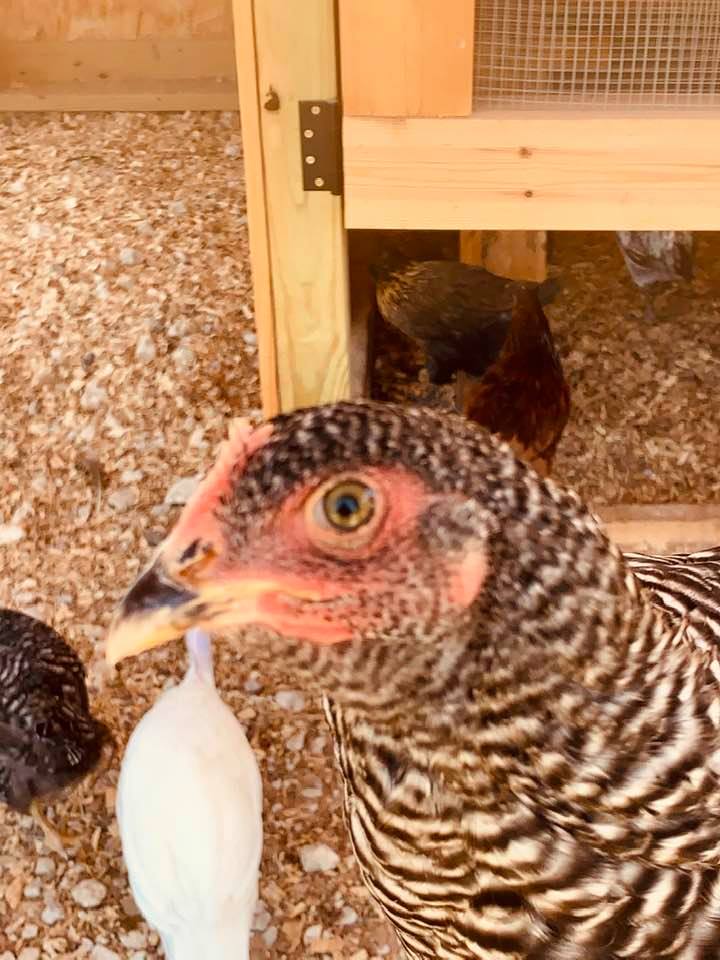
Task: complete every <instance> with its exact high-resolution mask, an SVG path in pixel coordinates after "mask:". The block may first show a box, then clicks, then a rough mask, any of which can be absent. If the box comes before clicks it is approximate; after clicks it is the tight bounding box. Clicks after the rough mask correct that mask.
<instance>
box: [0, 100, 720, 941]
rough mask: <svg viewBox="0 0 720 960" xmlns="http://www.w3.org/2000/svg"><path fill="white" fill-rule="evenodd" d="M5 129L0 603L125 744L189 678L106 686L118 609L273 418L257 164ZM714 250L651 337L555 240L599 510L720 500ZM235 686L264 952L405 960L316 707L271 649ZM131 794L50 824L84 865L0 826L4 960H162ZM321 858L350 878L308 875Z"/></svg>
mask: <svg viewBox="0 0 720 960" xmlns="http://www.w3.org/2000/svg"><path fill="white" fill-rule="evenodd" d="M0 124H2V126H0V161H1V162H0V337H1V338H2V339H1V343H2V351H1V352H0V385H1V388H0V389H1V396H2V403H1V404H0V457H1V459H2V463H3V467H2V477H3V498H2V500H1V501H0V603H1V604H3V605H6V606H12V607H16V608H20V609H23V610H25V611H27V612H28V613H31V614H34V615H36V616H39V617H41V618H42V619H45V620H47V621H49V622H51V623H52V624H53V625H54V626H55V627H56V628H57V629H58V630H60V631H61V632H62V633H63V634H64V635H65V636H66V638H67V639H68V640H69V641H70V642H71V643H72V644H73V645H74V646H75V648H76V649H78V650H79V651H80V653H81V654H82V656H83V657H84V658H85V660H86V662H87V664H88V669H89V678H90V687H91V692H92V697H93V702H94V706H95V709H96V710H97V711H98V713H99V714H100V715H101V716H102V717H103V718H105V719H106V720H107V722H108V723H109V724H110V725H111V726H112V728H113V729H114V730H115V731H116V732H117V734H118V737H119V739H120V742H121V744H123V743H124V741H125V739H126V738H127V736H128V735H129V733H130V731H131V730H132V728H133V726H134V725H135V723H136V722H137V721H138V719H139V718H140V716H141V715H142V714H143V712H144V711H145V710H147V709H148V708H149V706H150V705H151V704H152V702H153V700H154V698H155V697H156V695H157V694H158V692H159V691H161V690H162V689H163V688H165V687H166V686H167V685H168V684H169V683H172V682H174V681H175V680H176V679H177V678H178V677H179V676H180V675H181V673H182V670H183V656H182V650H181V648H180V646H179V645H176V646H174V647H171V648H169V649H167V650H164V651H156V652H154V653H152V654H149V655H145V656H143V657H142V658H140V659H139V660H136V661H131V662H129V663H128V664H127V665H125V666H123V668H122V670H121V672H120V674H119V677H109V676H108V675H107V673H106V671H105V669H104V667H103V662H102V638H103V636H104V633H105V630H106V628H107V625H108V623H109V619H110V616H111V613H112V610H113V607H114V605H115V603H116V602H117V600H118V599H119V597H120V595H121V593H122V592H123V590H124V588H125V587H126V585H127V584H129V582H130V581H131V580H132V579H133V577H134V576H135V574H136V573H137V572H138V570H139V569H140V568H141V566H142V565H144V563H145V562H146V560H147V559H148V557H149V555H150V553H151V550H152V547H153V546H154V545H155V544H156V543H157V542H159V540H160V539H161V538H162V537H163V536H164V534H165V533H166V531H167V530H168V529H169V528H170V527H171V525H172V523H173V522H174V520H175V518H176V516H177V513H178V510H179V503H180V502H181V501H182V500H183V499H184V498H185V496H186V495H187V493H188V490H190V489H192V486H193V483H194V481H195V478H197V476H198V475H199V474H202V473H203V472H204V471H205V469H206V468H207V467H208V465H209V464H210V463H211V461H212V459H213V454H214V451H215V450H216V448H217V445H218V443H219V442H220V440H221V439H222V437H223V436H224V433H225V429H226V423H227V419H228V418H229V417H231V416H239V415H250V416H253V417H257V416H258V415H259V411H258V409H257V407H258V381H257V372H256V347H255V335H254V331H253V313H252V297H251V290H250V277H249V269H248V266H247V237H246V228H245V207H244V196H243V184H242V150H241V142H240V137H239V132H238V130H237V126H236V119H235V117H234V116H231V115H218V114H193V115H183V116H180V115H127V114H124V115H97V114H96V115H88V116H80V115H73V116H58V115H52V116H41V115H28V116H5V117H0ZM718 254H720V247H719V245H718V242H717V238H716V237H709V238H705V239H703V241H702V242H701V245H700V251H699V264H700V269H699V271H698V277H697V279H696V281H695V283H694V284H693V287H692V289H691V290H690V291H681V292H680V293H679V294H677V295H674V297H671V298H670V299H668V300H667V302H666V303H665V304H663V305H662V309H661V310H659V315H660V316H659V320H658V322H657V323H655V324H653V325H651V326H649V327H648V326H647V325H645V326H644V325H643V323H644V321H643V320H642V309H643V306H642V302H641V298H640V295H639V294H638V292H637V291H636V290H635V289H634V288H633V287H632V286H631V284H630V283H629V281H628V280H627V278H626V276H625V273H624V268H623V265H622V262H621V260H620V257H619V254H618V253H617V251H616V249H615V247H614V245H613V241H612V238H611V237H608V236H607V235H596V236H592V237H591V236H583V235H568V236H559V237H557V238H556V240H555V245H554V253H553V260H554V263H555V264H556V265H557V266H558V267H559V269H560V271H561V272H562V273H563V275H564V276H565V277H566V292H565V294H564V295H563V297H562V298H560V299H559V300H558V302H557V303H556V304H555V305H554V306H553V307H552V308H551V309H550V311H549V312H550V317H551V320H552V323H553V326H554V329H555V331H556V335H557V339H558V343H559V346H560V348H561V350H562V352H563V356H564V358H565V365H566V370H567V374H568V378H569V379H570V382H571V385H572V387H573V394H574V408H573V417H572V422H571V424H570V426H569V427H568V430H567V433H566V435H565V438H564V440H563V443H562V445H561V448H560V453H559V456H558V460H557V469H556V473H557V475H558V476H560V477H561V478H562V479H564V480H567V481H568V482H571V483H572V484H574V485H575V486H577V487H578V488H579V489H580V490H581V491H582V492H583V493H584V494H585V495H586V496H588V497H589V498H591V499H593V500H594V501H595V502H596V503H607V502H623V501H633V500H634V501H641V500H642V501H654V502H662V501H674V500H682V501H713V500H715V499H716V498H717V496H718V490H719V488H720V481H718V480H717V479H716V477H717V474H718V472H717V470H716V469H715V467H716V464H717V457H718V454H717V452H716V450H715V448H714V445H713V438H714V436H715V435H716V433H717V428H718V417H720V413H719V412H718V410H717V409H713V408H712V404H711V401H712V399H713V397H714V396H715V395H716V393H717V387H718V379H719V378H720V367H719V363H718V356H720V350H719V349H718V348H719V347H720V325H719V324H718V320H717V304H718V299H717V298H718V292H719V291H720V281H718V276H719V275H720V270H719V269H718V267H716V266H715V265H716V264H719V263H720V256H719V255H718ZM395 347H396V348H397V350H398V357H399V354H401V353H403V351H404V352H405V356H404V358H402V357H400V358H399V361H398V364H397V367H396V368H394V369H393V370H390V369H389V366H388V363H387V361H385V362H383V360H382V359H381V360H380V362H379V364H378V372H379V375H380V376H379V380H380V386H379V388H378V389H379V391H380V392H381V393H382V394H384V395H393V396H394V395H398V396H401V397H407V396H408V395H412V393H413V391H414V389H415V388H414V386H413V381H412V376H413V375H414V374H415V373H416V370H417V357H413V356H412V355H410V354H409V353H408V351H407V346H406V344H403V343H402V342H400V341H397V340H396V342H395ZM389 355H390V354H389ZM408 357H409V359H408ZM403 371H404V377H403ZM179 481H183V482H182V483H179ZM217 664H218V681H219V685H220V687H221V689H222V692H223V694H224V696H225V698H226V699H227V701H228V702H229V704H230V705H231V706H232V707H233V709H234V710H235V711H236V713H237V714H238V716H239V717H240V718H241V720H242V721H243V722H244V723H245V724H246V727H247V730H248V735H249V736H250V739H251V741H252V743H253V746H254V747H255V749H256V751H257V754H258V758H259V761H260V764H261V768H262V770H263V776H264V783H265V803H266V806H265V831H266V839H265V856H264V861H263V877H262V886H261V897H262V903H261V906H260V909H259V911H258V914H257V917H256V928H257V931H256V933H255V935H254V938H253V948H252V949H253V956H254V957H255V958H263V957H270V956H272V957H280V958H284V957H287V958H295V957H298V958H299V957H307V956H311V955H316V956H318V957H332V958H333V960H339V958H349V960H371V958H381V957H389V958H394V957H396V956H397V953H396V948H395V946H394V942H393V939H392V935H391V933H390V932H389V930H388V928H387V926H386V925H385V923H384V922H383V921H382V920H381V919H379V918H378V916H377V914H376V913H375V910H374V907H373V906H372V904H370V902H369V901H368V899H367V896H366V895H365V891H364V888H363V887H362V886H361V884H360V880H359V876H358V873H357V870H356V868H355V865H354V863H353V860H352V857H351V853H350V848H349V844H348V841H347V839H346V836H345V831H344V827H343V826H342V818H341V794H340V789H339V784H338V781H337V778H336V777H335V774H334V771H333V764H332V757H331V749H330V743H329V740H328V736H327V734H326V730H325V725H324V721H323V719H322V717H321V715H320V711H319V709H318V705H317V703H316V702H315V701H314V700H313V699H311V698H306V697H303V696H302V695H301V694H300V693H299V692H298V690H297V682H296V681H295V679H294V678H293V677H292V676H291V675H288V674H287V673H286V672H284V671H283V669H282V665H281V664H278V663H276V662H274V661H271V659H270V657H269V655H268V654H267V653H266V652H265V650H264V647H263V644H262V641H261V640H260V641H258V642H257V643H255V644H254V645H253V646H252V647H251V648H250V649H249V651H248V652H247V653H246V655H245V656H244V657H243V656H242V655H241V654H240V653H239V652H238V650H237V649H235V648H231V647H230V646H229V645H226V644H218V646H217ZM116 778H117V765H115V766H114V767H112V768H111V769H110V770H109V771H108V772H107V773H105V774H104V775H103V776H102V777H100V778H99V779H98V781H97V782H96V783H95V784H94V785H89V784H87V783H86V784H84V785H82V786H81V787H80V788H79V789H78V791H77V793H76V794H75V795H74V796H71V797H68V798H64V799H62V800H60V801H58V802H57V803H56V804H55V805H54V807H52V808H51V809H50V816H51V818H53V819H55V820H56V821H57V822H58V823H59V824H60V825H62V826H65V827H67V828H68V829H70V830H73V831H74V832H76V833H78V834H79V835H81V838H82V839H81V841H80V842H79V843H78V844H77V845H75V846H73V847H71V848H70V851H69V856H68V857H67V859H63V858H62V857H60V856H58V855H57V854H55V853H53V852H52V851H49V850H48V849H46V847H45V846H44V842H43V840H42V836H41V834H40V833H39V832H38V831H37V829H36V828H35V827H34V826H33V825H32V823H31V821H30V820H28V819H26V818H21V817H17V816H16V815H14V814H13V813H11V812H8V811H6V810H0V891H2V892H1V893H0V928H2V929H3V930H4V932H0V960H12V958H18V960H39V958H40V957H85V956H89V957H91V958H92V960H113V958H116V957H132V958H134V960H143V958H145V957H154V956H156V955H158V953H159V951H158V948H157V938H156V937H155V935H154V934H153V933H152V932H151V931H150V930H149V929H148V928H147V926H146V925H145V924H144V923H143V921H142V920H141V918H139V917H138V915H137V911H136V909H135V907H134V904H133V902H132V899H131V898H130V896H129V892H128V888H127V882H126V878H125V873H124V870H123V866H122V860H121V856H120V848H119V842H118V835H117V828H116V825H115V822H114V815H113V809H114V792H115V783H116ZM319 811H321V814H320V813H319ZM307 844H325V845H327V846H328V847H329V848H330V850H331V851H332V852H333V853H334V854H335V855H336V856H332V855H330V854H327V851H324V853H325V856H324V857H322V856H321V858H320V859H321V860H323V859H324V860H325V866H330V865H331V864H336V865H335V866H331V867H330V869H326V870H324V871H318V872H307V871H306V870H305V869H304V867H303V863H302V858H301V857H300V849H301V848H302V847H303V846H304V845H307Z"/></svg>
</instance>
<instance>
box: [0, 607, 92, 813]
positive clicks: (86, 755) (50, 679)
mask: <svg viewBox="0 0 720 960" xmlns="http://www.w3.org/2000/svg"><path fill="white" fill-rule="evenodd" d="M108 740H109V732H108V730H107V728H106V727H105V726H104V724H102V723H101V722H100V721H99V720H97V719H96V718H95V717H93V716H92V714H91V713H90V704H89V702H88V694H87V689H86V686H85V669H84V667H83V664H82V661H81V660H80V658H79V657H78V656H77V654H76V653H75V652H74V651H73V650H72V649H71V648H70V647H69V646H68V644H67V643H66V642H65V641H64V640H63V639H62V637H61V636H60V635H59V634H58V633H57V632H56V631H55V630H53V629H52V627H50V626H48V625H47V624H45V623H42V621H40V620H36V619H35V618H33V617H30V616H27V615H26V614H24V613H20V612H19V611H16V610H0V799H1V800H3V801H4V802H5V803H7V804H8V805H9V806H11V807H13V808H14V809H15V810H18V811H20V812H22V813H27V811H28V809H29V807H30V804H31V802H32V801H33V800H34V799H36V798H41V797H43V796H46V795H48V794H52V793H54V792H55V791H58V790H61V789H62V788H63V787H66V786H69V785H70V784H71V783H73V782H75V781H77V780H79V779H81V778H82V777H84V776H85V775H86V774H87V773H89V772H90V771H91V770H92V769H93V768H94V767H95V766H96V764H97V763H98V761H99V760H100V757H101V754H102V748H103V745H104V744H105V743H106V742H107V741H108Z"/></svg>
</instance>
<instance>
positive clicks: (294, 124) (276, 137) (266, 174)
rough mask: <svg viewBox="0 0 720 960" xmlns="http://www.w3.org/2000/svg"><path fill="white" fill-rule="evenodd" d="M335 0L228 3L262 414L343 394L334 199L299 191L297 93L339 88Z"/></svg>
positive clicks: (305, 95) (346, 326)
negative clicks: (232, 18)
mask: <svg viewBox="0 0 720 960" xmlns="http://www.w3.org/2000/svg"><path fill="white" fill-rule="evenodd" d="M334 6H335V5H334V2H333V0H302V3H287V0H233V10H234V15H235V37H236V51H237V63H238V83H239V93H240V112H241V119H242V130H243V145H244V152H245V167H246V182H247V202H248V222H249V229H250V251H251V260H252V268H253V286H254V290H255V320H256V324H257V333H258V348H259V352H260V380H261V390H262V399H263V408H264V411H265V413H266V415H271V414H272V413H274V412H275V411H276V410H278V409H280V410H291V409H294V408H296V407H302V406H307V405H310V404H315V403H321V402H326V401H331V400H338V399H341V398H344V397H347V396H348V395H349V392H350V374H349V352H350V351H349V343H350V302H349V300H350V298H349V279H348V264H347V252H346V235H345V230H344V226H343V221H342V201H341V198H340V197H335V196H332V195H331V194H330V193H325V192H305V191H304V190H303V181H302V168H301V158H300V133H301V131H300V125H299V114H298V101H299V100H309V99H318V100H332V99H335V98H336V97H337V72H336V49H335V47H336V41H335V15H334Z"/></svg>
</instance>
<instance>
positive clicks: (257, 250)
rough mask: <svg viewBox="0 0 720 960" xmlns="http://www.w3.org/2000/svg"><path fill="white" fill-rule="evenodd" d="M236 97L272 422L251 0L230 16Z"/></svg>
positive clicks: (271, 340)
mask: <svg viewBox="0 0 720 960" xmlns="http://www.w3.org/2000/svg"><path fill="white" fill-rule="evenodd" d="M233 14H234V15H233V20H234V24H235V54H236V57H237V78H238V95H239V98H240V118H241V125H242V139H243V156H244V167H245V194H246V203H247V217H248V234H249V245H250V267H251V269H252V277H253V296H254V301H255V302H254V306H255V329H256V332H257V338H258V367H259V372H260V398H261V401H262V407H263V413H264V414H265V416H266V417H274V416H275V414H276V413H278V412H279V410H280V391H279V387H278V374H277V356H276V352H275V305H274V303H273V294H272V267H271V262H270V242H269V237H268V223H267V208H266V203H265V200H266V197H265V166H264V162H263V143H262V128H261V123H260V109H261V108H260V99H259V98H260V91H259V90H258V77H257V51H256V49H255V17H254V15H253V2H252V0H238V2H236V3H235V8H234V11H233Z"/></svg>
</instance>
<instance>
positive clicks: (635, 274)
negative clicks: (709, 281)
mask: <svg viewBox="0 0 720 960" xmlns="http://www.w3.org/2000/svg"><path fill="white" fill-rule="evenodd" d="M616 237H617V241H618V246H619V247H620V251H621V253H622V255H623V259H624V260H625V265H626V266H627V268H628V272H629V273H630V276H631V277H632V280H633V283H634V284H635V285H636V286H638V287H639V288H640V289H641V290H642V291H643V292H644V293H645V296H646V307H645V316H646V319H648V320H653V319H654V318H655V310H654V305H653V300H654V294H655V292H656V291H658V290H659V289H661V285H663V284H668V283H675V282H677V281H678V280H685V281H686V282H687V283H689V282H690V281H691V280H692V277H693V249H694V238H693V234H692V233H690V232H689V231H683V230H647V231H646V230H619V231H618V232H617V234H616Z"/></svg>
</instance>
